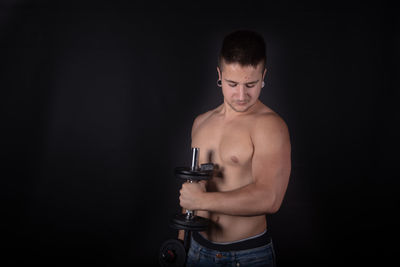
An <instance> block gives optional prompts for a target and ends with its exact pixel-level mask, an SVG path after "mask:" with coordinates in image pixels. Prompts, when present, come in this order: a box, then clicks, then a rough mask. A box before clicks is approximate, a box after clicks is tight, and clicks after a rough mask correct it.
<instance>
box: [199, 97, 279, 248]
mask: <svg viewBox="0 0 400 267" xmlns="http://www.w3.org/2000/svg"><path fill="white" fill-rule="evenodd" d="M260 104H261V103H260ZM220 110H221V107H218V108H216V109H215V110H212V111H209V112H207V113H205V114H203V115H202V118H201V122H200V123H199V125H198V127H196V129H194V130H193V133H192V147H199V148H200V159H199V161H200V164H203V163H209V162H212V163H214V164H216V165H217V171H216V172H215V175H214V177H213V178H212V179H211V180H209V181H208V183H207V191H208V192H216V191H218V192H224V191H231V190H235V189H238V188H241V187H243V186H246V185H248V184H250V183H252V182H253V177H252V158H253V151H254V147H253V143H252V139H251V135H252V131H253V128H254V127H253V126H254V121H255V120H256V119H257V116H259V114H265V113H272V110H270V109H269V108H267V107H266V106H264V105H263V104H261V105H260V108H259V109H258V111H257V112H256V113H255V114H250V115H245V116H240V117H237V118H235V119H232V120H230V121H227V120H225V119H224V116H223V115H222V114H221V113H220V112H219V111H220ZM197 215H199V216H202V217H206V218H210V219H211V221H212V223H211V225H210V227H209V229H208V230H207V231H205V232H202V233H201V234H202V235H203V236H204V237H205V238H207V239H208V240H210V241H214V242H232V241H236V240H240V239H244V238H247V237H250V236H254V235H257V234H259V233H261V232H263V231H264V230H265V229H266V217H265V215H261V216H232V215H226V214H220V213H212V212H208V211H198V212H197Z"/></svg>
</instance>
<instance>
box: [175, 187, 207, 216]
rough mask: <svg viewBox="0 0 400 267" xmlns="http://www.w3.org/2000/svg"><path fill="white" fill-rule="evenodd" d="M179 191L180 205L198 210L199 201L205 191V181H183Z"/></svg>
mask: <svg viewBox="0 0 400 267" xmlns="http://www.w3.org/2000/svg"><path fill="white" fill-rule="evenodd" d="M179 192H180V194H181V195H180V197H179V201H180V205H181V207H182V208H185V209H187V210H199V209H200V207H201V205H200V201H201V200H202V198H203V195H204V193H205V192H206V182H205V181H200V182H198V183H196V182H194V183H184V184H182V188H181V190H180V191H179Z"/></svg>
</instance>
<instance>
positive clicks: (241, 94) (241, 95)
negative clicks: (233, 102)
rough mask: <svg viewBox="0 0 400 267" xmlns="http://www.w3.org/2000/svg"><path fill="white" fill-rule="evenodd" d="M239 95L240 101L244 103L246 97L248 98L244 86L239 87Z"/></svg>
mask: <svg viewBox="0 0 400 267" xmlns="http://www.w3.org/2000/svg"><path fill="white" fill-rule="evenodd" d="M238 94H239V101H243V100H245V99H246V97H245V96H246V90H245V88H244V85H242V86H239V92H238Z"/></svg>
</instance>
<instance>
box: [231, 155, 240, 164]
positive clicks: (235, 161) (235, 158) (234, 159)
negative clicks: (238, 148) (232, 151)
mask: <svg viewBox="0 0 400 267" xmlns="http://www.w3.org/2000/svg"><path fill="white" fill-rule="evenodd" d="M231 160H232V162H233V163H239V160H238V158H237V157H235V156H232V157H231Z"/></svg>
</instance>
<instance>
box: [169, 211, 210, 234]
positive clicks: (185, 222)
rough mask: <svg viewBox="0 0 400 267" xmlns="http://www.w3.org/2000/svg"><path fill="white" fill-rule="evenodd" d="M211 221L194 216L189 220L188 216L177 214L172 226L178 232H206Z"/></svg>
mask: <svg viewBox="0 0 400 267" xmlns="http://www.w3.org/2000/svg"><path fill="white" fill-rule="evenodd" d="M209 224H210V220H209V219H206V218H203V217H200V216H194V217H193V218H191V219H187V217H186V214H184V213H179V214H176V215H175V216H174V217H173V218H172V219H171V221H170V226H171V227H172V228H174V229H177V230H188V231H204V230H206V229H207V228H208V225H209Z"/></svg>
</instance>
